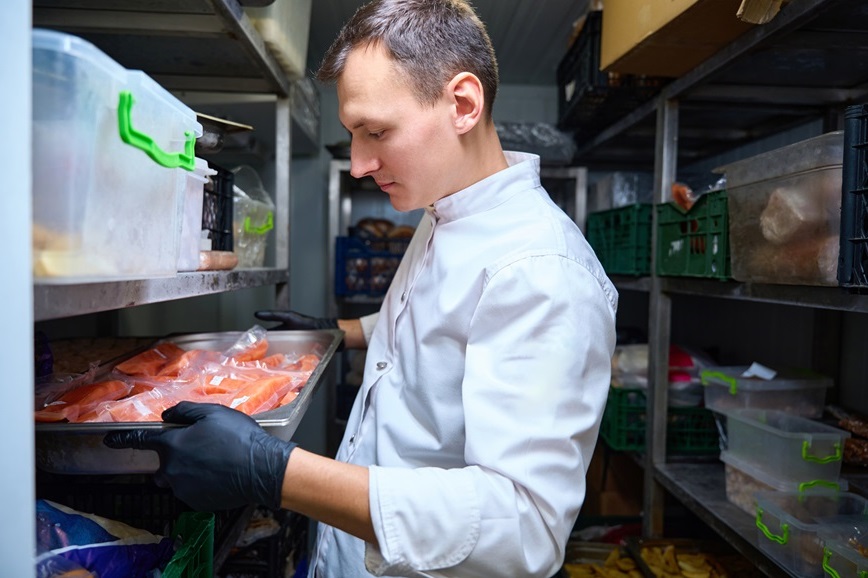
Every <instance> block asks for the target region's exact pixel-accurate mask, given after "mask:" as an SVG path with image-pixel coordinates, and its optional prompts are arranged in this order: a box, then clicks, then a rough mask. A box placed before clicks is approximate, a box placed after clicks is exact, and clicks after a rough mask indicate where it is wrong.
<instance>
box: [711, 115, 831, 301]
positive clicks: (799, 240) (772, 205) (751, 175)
mask: <svg viewBox="0 0 868 578" xmlns="http://www.w3.org/2000/svg"><path fill="white" fill-rule="evenodd" d="M843 143H844V133H843V131H837V132H831V133H827V134H824V135H822V136H819V137H815V138H811V139H808V140H805V141H802V142H799V143H796V144H793V145H789V146H786V147H783V148H780V149H777V150H773V151H770V152H767V153H763V154H761V155H757V156H754V157H751V158H749V159H744V160H742V161H738V162H736V163H732V164H730V165H726V166H725V167H723V168H721V169H718V170H719V171H723V172H724V173H725V174H726V182H727V185H726V186H727V190H728V193H729V238H730V248H731V251H732V276H733V277H734V278H735V279H737V280H739V281H753V282H759V283H783V284H796V285H837V284H838V280H837V272H838V254H839V245H840V228H841V175H842V164H843Z"/></svg>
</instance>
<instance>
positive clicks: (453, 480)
mask: <svg viewBox="0 0 868 578" xmlns="http://www.w3.org/2000/svg"><path fill="white" fill-rule="evenodd" d="M506 155H507V161H508V162H509V164H510V166H509V168H507V169H504V170H502V171H500V172H498V173H496V174H494V175H492V176H490V177H488V178H486V179H484V180H482V181H480V182H478V183H476V184H474V185H472V186H470V187H468V188H466V189H464V190H462V191H459V192H457V193H455V194H453V195H450V196H448V197H445V198H443V199H440V200H439V201H437V202H436V203H434V205H433V207H429V208H428V209H427V210H426V214H425V215H424V216H423V218H422V222H421V223H420V225H419V227H418V229H417V232H416V235H415V236H414V238H413V240H412V242H411V243H410V246H409V247H408V250H407V252H406V254H405V255H404V257H403V259H402V262H401V265H400V267H399V268H398V271H397V273H396V275H395V277H394V279H393V281H392V284H391V286H390V288H389V291H388V293H387V294H386V297H385V299H384V302H383V305H382V307H381V309H380V313H379V316H378V317H376V316H374V317H372V318H367V319H363V327H364V328H366V329H368V330H370V327H371V324H372V323H373V322H374V321H375V320H376V325H374V327H373V332H372V333H371V334H370V338H369V342H368V353H367V363H366V365H365V372H364V381H363V383H362V386H361V388H360V391H359V394H358V396H357V398H356V400H355V403H354V406H353V409H352V411H351V413H350V416H349V420H348V423H347V428H346V432H345V434H344V438H343V441H342V443H341V446H340V448H339V450H338V453H337V459H338V460H341V461H345V462H350V463H353V464H360V465H364V466H367V467H368V468H369V471H370V498H369V499H370V508H371V515H372V518H373V525H374V530H375V532H376V535H377V540H378V542H379V549H378V548H377V547H375V546H373V545H371V544H366V543H364V542H363V541H362V540H359V539H358V538H355V537H353V536H350V535H349V534H346V533H344V532H341V531H339V530H336V529H335V528H332V527H330V526H326V525H324V524H320V525H319V530H318V533H317V534H318V535H317V545H316V548H315V551H314V555H313V560H312V561H311V570H310V576H312V577H313V576H318V577H321V578H355V577H359V576H371V575H374V576H437V577H441V576H444V577H445V576H450V577H459V576H460V577H471V576H479V577H485V578H495V577H498V576H503V577H508V578H517V577H520V576H539V577H543V578H548V577H549V576H552V575H553V574H555V573H556V572H557V570H558V568H559V567H560V564H561V562H562V560H563V554H564V547H565V543H566V540H567V538H568V536H569V534H570V531H571V530H572V527H573V524H574V523H575V520H576V518H577V516H578V512H579V508H580V507H581V505H582V501H583V500H584V495H585V479H584V476H585V473H586V471H587V467H588V463H589V462H590V460H591V454H592V453H593V449H594V444H595V443H596V440H597V432H598V430H599V425H600V419H601V414H602V411H603V408H604V405H605V401H606V395H607V392H608V388H609V378H610V370H611V365H610V359H611V356H612V352H613V350H614V346H615V311H616V309H617V302H618V294H617V291H616V290H615V288H614V287H613V285H612V284H611V282H610V281H609V279H608V278H607V277H606V275H605V273H604V272H603V269H602V267H601V266H600V263H599V261H598V260H597V258H596V256H595V255H594V253H593V251H592V249H591V248H590V246H589V245H588V243H587V242H586V241H585V239H584V237H583V236H582V233H581V231H579V229H578V227H577V226H576V225H575V223H573V222H572V221H571V220H570V219H569V218H568V217H567V216H566V215H565V214H564V213H563V212H562V211H561V210H560V209H559V208H558V207H557V206H556V205H555V204H554V203H553V202H552V201H551V199H550V198H549V196H548V194H547V193H546V191H545V190H544V189H543V188H542V186H541V185H540V180H539V158H538V157H537V156H535V155H528V154H520V153H506Z"/></svg>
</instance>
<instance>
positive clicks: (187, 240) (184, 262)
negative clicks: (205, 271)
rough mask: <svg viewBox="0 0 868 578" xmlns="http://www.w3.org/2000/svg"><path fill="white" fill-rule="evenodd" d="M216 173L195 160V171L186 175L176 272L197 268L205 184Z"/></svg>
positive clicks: (203, 160) (205, 162) (205, 164)
mask: <svg viewBox="0 0 868 578" xmlns="http://www.w3.org/2000/svg"><path fill="white" fill-rule="evenodd" d="M216 174H217V171H215V170H214V169H211V168H209V167H208V161H206V160H205V159H200V158H196V169H195V170H194V171H193V172H187V174H186V186H185V187H184V198H183V211H182V213H181V240H180V246H179V247H178V271H195V270H197V269H198V268H199V245H200V241H201V239H202V207H203V204H204V198H205V183H207V182H208V177H209V176H212V175H216Z"/></svg>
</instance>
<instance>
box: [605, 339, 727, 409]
mask: <svg viewBox="0 0 868 578" xmlns="http://www.w3.org/2000/svg"><path fill="white" fill-rule="evenodd" d="M711 365H713V362H712V360H711V359H710V358H708V357H707V356H706V355H704V354H702V353H699V352H696V351H692V350H690V349H687V348H684V347H682V346H678V345H671V346H670V347H669V405H670V406H676V407H692V406H697V405H700V404H701V403H702V401H703V391H702V382H701V379H700V376H699V370H700V369H702V368H703V367H709V366H711ZM612 387H623V388H647V387H648V344H647V343H636V344H630V345H618V346H616V347H615V353H614V355H613V356H612Z"/></svg>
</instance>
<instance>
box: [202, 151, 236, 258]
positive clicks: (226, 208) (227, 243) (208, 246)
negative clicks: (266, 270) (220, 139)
mask: <svg viewBox="0 0 868 578" xmlns="http://www.w3.org/2000/svg"><path fill="white" fill-rule="evenodd" d="M210 166H211V168H212V169H214V170H215V171H217V173H216V174H215V175H213V176H211V177H209V178H208V182H207V183H205V196H204V197H203V200H202V231H204V233H203V234H204V235H205V236H206V238H207V240H205V241H203V242H204V246H202V247H201V248H202V250H203V251H232V249H233V248H234V246H235V243H234V240H233V238H232V236H233V235H232V213H233V209H232V196H233V193H232V189H233V187H234V186H235V173H233V172H232V171H230V170H229V169H226V168H223V167H221V166H218V165H214V164H212V165H210ZM208 241H210V243H209V242H208Z"/></svg>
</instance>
